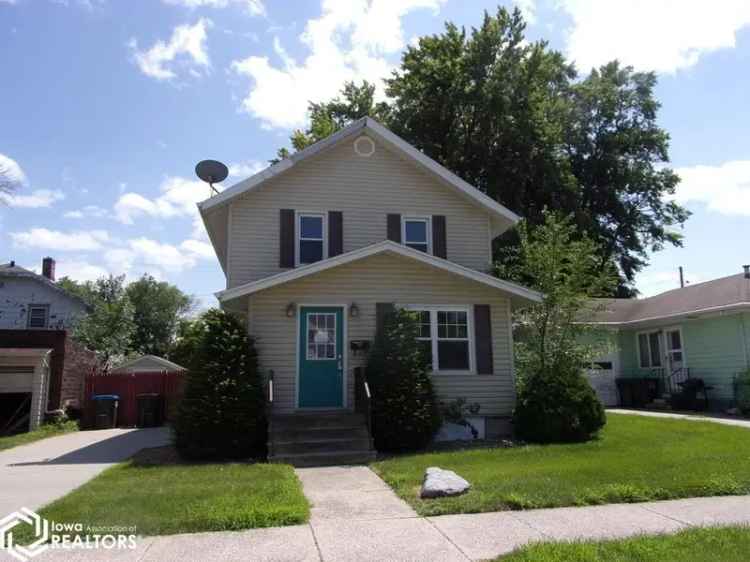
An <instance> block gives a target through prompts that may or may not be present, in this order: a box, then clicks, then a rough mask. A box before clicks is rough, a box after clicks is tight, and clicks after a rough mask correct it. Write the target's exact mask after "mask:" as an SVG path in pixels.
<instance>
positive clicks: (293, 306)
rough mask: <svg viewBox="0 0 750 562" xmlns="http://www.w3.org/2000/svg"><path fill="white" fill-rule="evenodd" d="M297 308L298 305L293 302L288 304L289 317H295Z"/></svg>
mask: <svg viewBox="0 0 750 562" xmlns="http://www.w3.org/2000/svg"><path fill="white" fill-rule="evenodd" d="M296 310H297V305H296V304H295V303H293V302H290V303H289V304H288V305H286V316H287V318H294V313H295V311H296Z"/></svg>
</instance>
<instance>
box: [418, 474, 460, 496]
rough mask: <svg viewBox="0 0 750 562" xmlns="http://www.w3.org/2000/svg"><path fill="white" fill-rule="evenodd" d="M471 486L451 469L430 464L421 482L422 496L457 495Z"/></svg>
mask: <svg viewBox="0 0 750 562" xmlns="http://www.w3.org/2000/svg"><path fill="white" fill-rule="evenodd" d="M469 488H471V484H469V483H468V482H467V481H466V480H464V479H463V478H461V477H460V476H459V475H458V474H456V473H455V472H453V471H452V470H443V469H442V468H438V467H436V466H431V467H430V468H428V469H427V470H426V471H425V474H424V481H423V482H422V491H421V493H420V496H421V497H422V498H441V497H443V496H458V495H460V494H463V493H464V492H466V491H467V490H468V489H469Z"/></svg>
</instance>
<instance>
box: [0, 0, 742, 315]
mask: <svg viewBox="0 0 750 562" xmlns="http://www.w3.org/2000/svg"><path fill="white" fill-rule="evenodd" d="M518 4H519V7H521V8H522V10H523V11H524V12H525V14H526V15H527V16H528V18H529V22H530V25H529V29H528V35H529V37H530V38H531V39H538V38H545V39H548V40H549V41H550V43H551V45H552V46H553V47H554V48H556V49H560V50H562V51H564V52H565V53H566V54H567V55H568V56H569V57H570V58H571V59H573V60H575V61H576V62H577V64H578V65H579V68H582V69H586V68H590V67H591V66H593V65H597V64H601V63H604V62H606V61H607V60H609V59H611V58H619V59H620V60H622V61H624V62H625V63H628V64H632V65H634V66H635V67H636V68H638V69H644V70H655V71H657V72H658V73H659V85H658V88H657V96H658V98H659V99H660V100H661V102H662V103H663V108H662V112H661V114H660V122H661V125H662V126H663V127H664V128H665V129H666V130H667V131H669V133H670V134H671V137H672V144H671V146H672V148H671V156H672V165H673V166H674V167H675V168H676V169H677V170H678V172H679V173H680V175H681V176H682V177H683V183H682V185H681V187H680V189H679V192H678V194H677V198H678V200H679V201H681V202H682V203H683V204H685V205H686V206H687V207H688V208H689V209H690V210H691V211H693V216H692V217H691V219H690V220H689V221H688V223H687V224H686V226H685V228H684V231H683V233H684V235H685V248H683V249H666V250H664V251H662V252H658V253H656V254H654V255H653V256H652V260H651V265H650V266H649V267H648V268H647V269H646V270H644V271H643V272H642V273H641V274H640V275H639V277H638V280H637V285H638V287H639V289H640V290H641V291H642V292H643V293H644V294H647V295H648V294H653V293H654V292H659V291H661V290H665V289H668V288H672V287H675V286H676V283H677V267H678V266H679V265H682V266H684V267H685V271H686V278H687V279H688V280H689V281H691V282H699V281H704V280H707V279H711V278H714V277H719V276H723V275H729V274H733V273H738V272H739V271H740V270H741V265H742V264H743V263H748V262H750V255H747V250H746V249H745V240H746V238H747V234H746V233H747V231H748V229H749V228H750V135H748V133H747V132H748V131H749V130H750V111H748V108H747V100H748V99H750V72H748V70H749V66H750V4H748V3H747V2H744V1H742V0H716V1H714V2H713V3H711V5H710V9H707V8H705V6H706V5H705V3H704V2H698V1H694V0H683V1H682V2H680V3H679V4H678V3H675V2H667V1H666V0H665V1H661V0H651V1H648V2H646V1H642V0H522V1H520V2H519V3H518ZM506 5H509V6H510V5H511V4H506ZM496 6H497V2H484V1H479V0H477V1H472V2H467V1H465V0H464V1H459V0H393V1H391V0H371V1H370V2H367V1H365V0H320V1H319V0H315V1H306V2H301V1H291V0H290V1H287V0H276V1H273V2H271V1H270V0H150V1H148V2H147V1H125V0H119V1H118V0H56V1H52V0H10V1H9V0H0V68H2V76H3V79H2V82H1V83H0V167H3V168H4V169H5V173H6V174H7V175H8V176H9V177H10V178H12V179H13V180H14V181H16V182H17V183H18V184H19V185H20V189H19V190H18V192H17V195H16V196H15V197H14V198H12V199H11V200H10V201H9V203H10V205H9V206H5V207H0V262H6V261H9V260H10V259H15V260H16V262H18V263H19V264H21V265H23V266H27V267H36V268H38V267H39V264H40V262H41V258H42V256H44V255H51V256H53V257H55V258H56V259H57V263H58V266H57V267H58V276H60V275H70V276H71V277H74V278H77V279H80V280H86V279H93V278H96V277H97V276H99V275H102V274H105V273H107V272H112V273H115V274H118V273H127V274H128V276H129V277H130V278H133V277H137V276H139V275H140V274H142V273H144V272H148V273H151V274H153V275H155V276H156V277H158V278H161V279H166V280H168V281H170V282H173V283H176V284H177V285H178V286H180V287H181V288H182V289H183V290H185V291H187V292H189V293H192V294H195V295H197V296H198V297H199V298H200V299H201V300H202V304H203V305H204V306H206V305H209V304H212V303H213V302H214V301H213V298H212V296H211V295H212V294H213V292H215V291H216V290H220V289H222V288H224V277H223V274H222V272H221V269H220V268H219V265H218V262H217V261H216V258H215V257H214V254H213V250H212V249H211V247H210V244H209V243H208V241H207V238H206V235H205V232H204V230H203V228H202V226H201V224H200V221H199V219H198V218H197V213H196V211H195V202H196V201H198V200H202V199H204V198H205V197H206V196H207V195H208V188H207V187H206V186H205V185H204V184H201V183H200V182H198V181H197V180H196V179H195V177H194V175H193V167H194V165H195V163H196V162H197V161H199V160H201V159H204V158H216V159H219V160H222V161H223V162H226V163H227V164H229V166H230V173H231V177H230V179H229V180H228V181H227V182H225V185H230V184H231V183H232V182H235V181H239V180H240V179H242V178H243V177H246V176H248V175H251V174H252V173H254V172H255V171H257V170H259V169H261V168H262V167H263V166H264V165H265V162H266V161H267V160H268V159H269V158H271V157H273V156H274V154H275V151H276V149H277V148H278V147H279V146H281V145H285V144H286V142H287V138H288V135H289V132H290V131H291V129H292V128H294V127H299V126H303V125H304V119H305V108H306V105H307V100H308V99H313V100H325V99H328V98H330V97H331V96H332V95H334V94H335V93H337V91H338V90H339V88H340V86H341V85H342V84H343V82H344V81H345V80H352V79H353V80H361V79H368V80H370V81H373V82H379V78H382V77H383V76H385V75H387V74H388V72H389V71H390V69H391V68H392V67H393V66H394V65H397V64H398V60H399V56H400V53H401V52H402V50H403V49H404V48H405V46H406V45H407V44H409V42H411V41H414V39H415V38H416V37H418V36H420V35H423V34H428V33H435V32H439V31H440V30H441V29H442V27H443V22H444V21H445V20H446V19H449V20H452V21H454V22H455V23H457V24H459V25H464V26H467V27H468V26H472V25H477V24H478V23H479V22H480V21H481V18H482V11H483V9H485V8H486V9H489V10H494V9H495V7H496ZM678 6H679V9H678Z"/></svg>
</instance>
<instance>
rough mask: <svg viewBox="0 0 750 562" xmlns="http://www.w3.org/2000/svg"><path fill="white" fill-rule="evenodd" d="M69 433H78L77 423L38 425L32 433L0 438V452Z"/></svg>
mask: <svg viewBox="0 0 750 562" xmlns="http://www.w3.org/2000/svg"><path fill="white" fill-rule="evenodd" d="M71 431H78V422H75V421H67V422H64V423H60V424H56V423H49V424H45V425H40V426H39V427H38V428H36V429H35V430H34V431H27V432H26V433H17V434H16V435H9V436H8V437H0V451H3V450H6V449H10V448H12V447H18V446H19V445H27V444H29V443H33V442H34V441H39V440H40V439H46V438H47V437H54V436H55V435H62V434H63V433H70V432H71Z"/></svg>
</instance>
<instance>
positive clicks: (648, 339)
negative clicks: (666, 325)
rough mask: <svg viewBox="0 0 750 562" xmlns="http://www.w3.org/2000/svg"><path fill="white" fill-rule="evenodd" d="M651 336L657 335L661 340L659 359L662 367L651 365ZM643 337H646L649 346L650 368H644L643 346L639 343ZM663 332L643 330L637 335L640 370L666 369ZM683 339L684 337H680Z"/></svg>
mask: <svg viewBox="0 0 750 562" xmlns="http://www.w3.org/2000/svg"><path fill="white" fill-rule="evenodd" d="M651 334H657V336H658V338H659V358H660V359H661V365H652V364H651V357H652V354H651V338H650V337H649V336H650V335H651ZM642 335H645V336H646V343H647V344H648V366H647V367H644V366H643V362H642V361H641V358H642V357H641V344H640V342H639V341H638V340H639V339H640V337H641V336H642ZM663 335H664V334H663V331H662V330H660V329H659V330H642V331H640V332H636V333H635V349H636V351H637V352H638V368H639V369H663V368H664V353H663V352H664V351H665V349H664V338H663V337H662V336H663ZM680 337H682V335H680Z"/></svg>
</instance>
